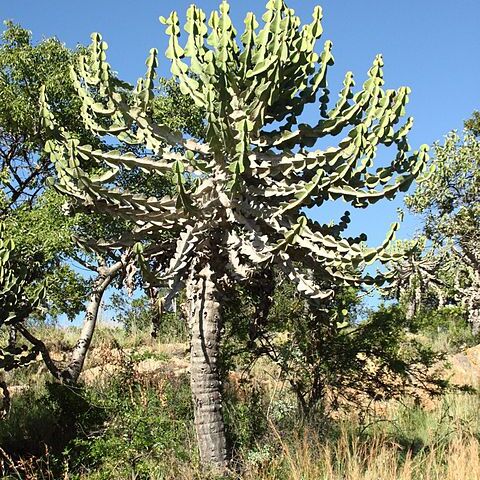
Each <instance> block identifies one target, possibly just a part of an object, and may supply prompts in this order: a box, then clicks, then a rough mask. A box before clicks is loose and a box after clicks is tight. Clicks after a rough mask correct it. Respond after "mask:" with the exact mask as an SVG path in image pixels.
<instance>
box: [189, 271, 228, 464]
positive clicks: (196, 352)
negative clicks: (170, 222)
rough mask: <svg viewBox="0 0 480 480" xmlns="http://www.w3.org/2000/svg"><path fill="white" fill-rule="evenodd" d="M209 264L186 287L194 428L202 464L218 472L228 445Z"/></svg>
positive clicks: (216, 307)
mask: <svg viewBox="0 0 480 480" xmlns="http://www.w3.org/2000/svg"><path fill="white" fill-rule="evenodd" d="M215 281H216V279H215V274H214V272H213V269H212V267H211V265H210V264H208V263H207V264H206V265H205V266H204V267H203V268H202V269H201V270H200V271H199V272H198V273H195V274H193V275H192V276H191V277H190V280H189V282H188V286H187V295H188V300H189V314H190V322H191V323H190V327H191V388H192V397H193V404H194V409H195V428H196V433H197V438H198V446H199V450H200V459H201V461H202V463H203V464H204V465H205V466H206V467H207V468H210V469H212V470H214V471H216V472H223V471H225V470H226V468H227V446H226V438H225V425H224V421H223V414H222V393H221V379H220V372H219V367H218V354H219V347H220V328H221V321H220V319H221V317H220V303H219V301H218V290H217V287H216V282H215Z"/></svg>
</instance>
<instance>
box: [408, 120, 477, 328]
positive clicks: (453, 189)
mask: <svg viewBox="0 0 480 480" xmlns="http://www.w3.org/2000/svg"><path fill="white" fill-rule="evenodd" d="M476 118H477V119H478V115H477V117H475V116H474V117H473V118H472V119H471V120H470V121H467V122H466V124H467V126H468V125H470V129H467V130H465V132H464V134H463V136H460V135H459V134H457V133H456V132H451V133H449V134H448V135H447V136H446V138H445V141H444V142H443V143H436V144H435V146H434V157H433V158H432V160H431V163H432V165H434V166H435V170H434V171H433V173H432V174H431V175H430V176H429V177H428V179H427V180H426V181H424V182H422V183H421V184H419V185H418V187H417V189H416V190H415V192H414V193H413V194H412V195H410V196H408V197H407V198H406V204H407V206H408V208H409V209H410V210H411V211H412V212H414V213H416V214H420V215H422V216H423V230H424V234H425V236H426V237H427V239H428V240H430V241H431V242H433V245H434V248H439V249H440V250H443V253H442V256H443V258H444V259H443V261H441V262H439V263H440V264H441V267H442V268H441V269H438V277H439V278H440V279H443V282H444V283H446V284H449V285H452V287H453V289H454V290H455V296H456V299H455V301H456V303H457V304H459V305H462V306H463V307H464V309H465V312H466V314H467V316H468V320H469V322H470V323H471V325H472V328H473V330H474V332H475V333H478V332H479V329H480V141H479V139H478V138H477V137H476V136H475V125H476V123H475V119H476ZM445 266H448V267H449V268H444V267H445ZM441 270H443V273H441Z"/></svg>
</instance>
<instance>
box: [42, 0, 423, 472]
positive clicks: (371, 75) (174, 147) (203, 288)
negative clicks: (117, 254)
mask: <svg viewBox="0 0 480 480" xmlns="http://www.w3.org/2000/svg"><path fill="white" fill-rule="evenodd" d="M262 18H263V22H264V23H263V26H262V27H261V28H260V26H259V24H258V23H257V20H256V18H255V16H254V15H253V14H252V13H249V14H247V16H246V18H245V30H244V33H243V34H242V35H241V36H240V37H239V38H238V37H237V32H236V30H235V28H234V27H233V25H232V22H231V20H230V17H229V5H228V3H227V2H225V1H224V2H222V3H221V5H220V9H219V12H216V11H215V12H213V13H212V14H211V16H210V19H209V21H208V23H207V20H206V15H205V13H204V12H203V11H202V10H201V9H199V8H198V7H196V6H194V5H192V6H191V7H190V8H189V9H188V11H187V22H186V25H185V30H186V32H187V42H186V46H185V47H182V46H180V43H179V37H180V25H179V20H178V16H177V14H176V13H175V12H173V13H172V14H171V15H170V16H169V17H168V18H161V21H162V23H164V24H166V26H167V34H168V35H169V37H170V39H169V46H168V50H167V52H166V56H167V57H168V58H169V59H170V61H171V71H172V74H173V76H174V78H176V80H177V81H178V83H179V85H180V87H181V90H182V92H183V93H184V94H185V95H188V96H189V97H190V98H191V101H192V104H193V103H194V104H195V105H197V106H198V107H201V108H202V109H204V111H205V115H206V135H205V139H204V140H202V141H196V140H195V139H194V138H185V137H184V136H182V135H181V134H179V133H178V132H175V131H172V130H171V129H169V128H167V127H166V126H165V125H162V124H158V123H155V122H154V121H153V118H152V115H151V111H150V109H149V99H151V97H152V95H153V93H152V89H153V86H154V81H155V77H156V73H155V70H156V67H157V51H156V50H155V49H153V50H151V52H150V56H149V57H148V60H147V73H146V75H145V77H144V78H141V79H140V80H139V81H138V84H137V86H136V87H135V88H132V90H131V92H132V95H128V96H127V95H126V93H125V90H126V85H125V84H124V83H123V82H120V81H119V80H117V79H116V77H115V76H114V75H113V74H112V71H111V69H110V66H109V64H108V63H107V62H106V49H107V45H106V44H105V43H104V42H103V41H102V39H101V37H100V35H98V34H94V35H93V36H92V38H93V43H92V45H91V47H90V51H89V54H88V55H87V56H84V57H83V58H82V59H81V60H80V62H79V63H78V64H77V65H76V66H73V67H72V76H73V78H74V83H75V85H76V87H77V90H78V94H79V96H80V98H81V99H82V101H83V107H82V117H83V120H84V122H85V125H86V126H87V127H88V128H89V129H91V130H92V131H93V132H95V133H96V134H97V135H99V136H110V137H113V138H117V139H118V140H119V141H122V142H127V143H131V144H133V145H142V146H144V148H145V150H144V151H145V155H135V154H128V153H126V154H123V153H121V152H119V151H102V150H96V149H94V148H92V147H91V146H89V145H83V144H82V143H81V142H80V141H79V140H78V139H77V138H76V137H75V136H74V135H72V134H71V133H70V132H68V131H67V130H66V129H65V128H63V127H62V125H59V124H58V123H57V122H56V119H55V118H54V117H53V115H52V114H51V113H50V111H49V108H48V101H47V99H45V98H44V101H43V102H42V116H43V119H44V122H45V125H46V126H48V127H50V128H51V137H50V139H49V140H48V141H47V142H46V145H45V149H46V150H47V151H48V152H50V154H51V159H52V161H53V162H54V163H55V165H56V167H57V170H58V179H59V180H58V182H57V184H56V187H57V188H58V189H59V190H61V191H62V192H64V193H66V194H68V195H71V196H72V197H73V198H74V199H76V200H77V201H78V202H79V203H81V204H83V205H89V206H91V207H92V208H93V209H96V210H99V211H102V212H104V213H109V214H111V215H114V216H118V217H123V218H126V219H128V220H130V221H132V222H133V223H134V224H135V225H136V229H135V230H134V231H132V232H131V234H130V235H129V236H128V238H127V237H126V238H124V239H123V240H122V241H123V242H124V244H125V243H128V242H138V243H137V247H136V251H137V254H138V258H139V259H140V260H141V250H142V248H147V245H149V244H154V245H156V248H157V252H158V253H157V254H156V259H157V266H158V269H157V271H155V272H151V273H155V276H156V278H159V279H162V281H166V280H168V281H169V286H170V293H169V294H168V295H167V298H166V301H167V302H168V301H169V300H170V299H171V298H173V296H174V295H175V293H176V292H178V291H179V289H180V288H181V287H182V286H184V285H185V286H186V292H187V301H188V312H189V320H190V325H191V387H192V395H193V401H194V405H195V425H196V430H197V436H198V443H199V449H200V456H201V459H202V461H203V462H204V463H205V464H206V465H208V466H209V467H211V468H213V469H215V470H218V471H222V470H224V469H225V468H226V467H227V461H228V455H227V445H226V438H225V431H224V422H223V416H222V396H221V379H220V375H219V368H218V358H219V349H220V339H221V331H222V328H221V327H222V292H224V291H225V288H226V286H227V285H229V284H231V283H234V282H248V280H249V278H250V277H251V275H252V273H253V272H254V271H256V270H258V269H263V268H265V267H266V266H271V265H273V264H274V265H276V266H277V267H278V268H280V269H281V270H282V271H284V272H285V273H286V275H287V276H288V277H289V278H290V279H291V280H292V281H293V282H295V284H296V285H297V287H298V290H299V291H300V292H302V293H303V294H304V295H305V296H306V297H307V298H308V299H309V300H310V301H311V302H312V304H313V305H315V304H316V303H319V302H321V301H322V299H325V298H327V297H329V296H330V295H331V294H332V290H331V289H330V288H326V289H325V288H323V287H320V286H319V284H317V283H316V280H315V279H321V284H322V285H325V283H330V284H331V285H338V284H346V285H348V284H354V285H359V284H362V283H369V284H373V283H376V282H382V280H383V276H382V275H381V274H378V275H376V276H370V275H363V273H362V272H363V270H364V267H365V266H366V265H368V264H371V263H373V262H375V261H376V260H379V261H380V262H384V263H385V262H389V261H391V260H392V258H393V257H394V256H395V254H392V253H390V252H391V251H390V249H389V248H388V246H389V244H390V242H391V240H392V239H393V237H394V232H395V230H396V229H397V228H398V225H397V224H394V225H393V226H392V229H391V231H390V232H389V233H388V235H387V239H386V241H385V242H384V244H383V245H381V246H380V247H379V248H367V247H366V246H365V244H364V241H365V240H366V237H365V235H362V236H360V237H358V238H350V237H345V236H343V233H344V231H345V229H346V227H347V225H348V222H349V215H348V213H347V214H346V215H345V216H343V217H342V219H341V221H340V222H339V223H338V224H331V223H328V224H320V223H318V222H315V221H313V220H311V219H310V218H309V217H308V215H307V212H306V209H307V208H310V207H314V206H317V207H322V205H324V203H325V202H326V201H327V200H335V199H339V198H342V199H343V200H345V201H346V202H348V203H351V204H352V205H353V206H354V207H361V208H363V207H367V206H368V205H370V204H372V203H375V202H377V201H378V200H380V199H384V198H388V199H391V198H393V197H394V196H395V195H396V193H397V192H399V191H405V190H407V189H408V187H409V185H410V184H411V183H412V181H413V180H414V179H415V177H417V176H418V175H420V174H421V172H422V170H423V168H424V164H425V162H426V160H427V154H426V150H427V147H425V146H423V147H421V149H420V150H419V151H418V152H413V153H412V154H409V153H408V151H409V145H408V142H407V139H406V135H407V133H408V131H409V130H410V128H411V126H412V119H411V118H409V119H407V120H406V122H405V123H404V124H402V125H401V126H398V128H396V125H397V123H398V121H399V118H400V117H402V116H403V115H404V111H405V105H406V103H407V101H408V93H409V90H408V88H405V87H402V88H400V89H398V90H384V89H383V83H384V81H383V71H382V66H383V61H382V57H381V56H377V57H376V58H375V60H374V62H373V65H372V67H371V68H370V70H369V71H368V76H367V79H366V81H365V82H364V83H363V86H362V88H360V89H359V90H358V91H357V92H356V93H354V80H353V75H352V73H351V72H348V73H347V74H346V76H345V80H344V87H343V89H342V91H341V92H340V95H339V98H338V100H337V101H336V103H334V104H333V105H331V106H330V102H329V90H328V88H327V80H326V78H327V71H328V68H329V67H330V66H331V65H332V64H333V56H332V53H331V48H332V44H331V42H329V41H327V42H326V43H325V46H324V49H323V51H322V53H321V54H320V55H319V54H317V53H316V52H315V51H314V49H315V43H316V40H317V39H318V38H320V36H321V34H322V27H321V18H322V11H321V8H320V7H316V8H315V9H314V12H313V21H312V23H310V24H307V25H305V26H303V27H300V20H299V18H298V17H297V16H295V14H294V11H293V10H292V9H289V8H287V6H286V5H285V3H284V2H283V0H271V1H269V2H268V4H267V7H266V13H265V14H264V16H263V17H262ZM316 101H318V102H319V106H320V119H319V120H318V122H317V123H316V124H314V125H308V124H305V123H299V118H300V117H301V115H302V113H303V111H304V108H305V106H306V105H307V104H309V103H313V102H316ZM269 126H270V128H268V127H269ZM340 133H342V134H343V135H342V137H340V138H341V139H340V140H339V141H338V140H337V141H335V140H334V137H335V136H336V135H339V134H340ZM330 137H331V139H332V141H334V142H335V143H333V144H332V146H330V147H328V148H327V149H319V148H316V144H317V140H319V139H324V142H325V141H326V139H328V138H330ZM379 145H386V146H392V148H393V150H394V158H393V160H392V162H391V164H390V165H389V166H387V167H382V168H377V169H376V170H373V171H372V167H373V160H374V157H375V155H376V152H377V148H378V146H379ZM84 162H86V163H88V164H91V162H96V163H97V165H98V171H97V174H96V175H92V174H91V173H87V172H86V170H85V169H83V168H82V165H83V164H84ZM129 168H141V169H143V170H145V171H148V172H150V173H151V174H152V175H173V178H174V180H175V183H176V193H175V195H174V196H165V197H162V198H154V197H149V198H147V197H145V196H142V195H140V194H137V193H136V192H129V191H127V190H125V189H122V188H120V187H119V186H118V184H116V178H117V176H118V175H119V174H121V172H122V171H123V170H124V169H129ZM165 232H169V233H170V235H165ZM144 266H145V264H144ZM149 281H150V282H154V281H155V280H154V277H153V276H152V275H150V276H149Z"/></svg>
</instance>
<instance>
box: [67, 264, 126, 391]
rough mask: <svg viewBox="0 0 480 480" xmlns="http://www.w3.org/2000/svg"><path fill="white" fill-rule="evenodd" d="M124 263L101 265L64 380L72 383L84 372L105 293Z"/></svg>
mask: <svg viewBox="0 0 480 480" xmlns="http://www.w3.org/2000/svg"><path fill="white" fill-rule="evenodd" d="M122 265H123V264H122V262H117V263H115V264H114V265H112V266H111V267H104V266H101V267H99V269H98V275H97V278H96V279H95V281H94V282H93V289H92V293H91V294H90V299H89V302H88V306H87V311H86V312H85V319H84V321H83V326H82V331H81V333H80V337H79V339H78V341H77V343H76V344H75V347H74V348H73V351H72V355H71V357H70V362H69V364H68V365H67V367H66V368H64V369H63V370H62V372H61V378H62V380H63V381H66V382H68V383H72V384H74V383H77V381H78V377H79V376H80V374H81V373H82V369H83V365H84V363H85V359H86V357H87V352H88V349H89V347H90V344H91V342H92V338H93V333H94V332H95V327H96V324H97V319H98V312H99V309H100V304H101V302H102V297H103V294H104V292H105V290H106V288H107V287H108V286H109V285H110V283H111V282H112V280H113V279H114V277H115V275H116V274H117V273H118V271H119V270H120V269H121V268H122Z"/></svg>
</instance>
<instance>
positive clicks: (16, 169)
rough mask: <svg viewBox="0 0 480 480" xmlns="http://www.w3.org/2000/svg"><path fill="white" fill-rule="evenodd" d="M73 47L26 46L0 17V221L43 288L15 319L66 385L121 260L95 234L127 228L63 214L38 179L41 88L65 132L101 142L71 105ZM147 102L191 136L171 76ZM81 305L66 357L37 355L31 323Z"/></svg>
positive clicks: (190, 119) (162, 187)
mask: <svg viewBox="0 0 480 480" xmlns="http://www.w3.org/2000/svg"><path fill="white" fill-rule="evenodd" d="M82 50H83V49H82V48H81V47H79V48H78V49H77V50H75V51H71V50H69V49H68V48H66V47H65V46H64V45H63V44H62V43H61V42H60V41H58V40H56V39H45V40H43V41H42V42H40V43H38V44H36V45H34V44H32V40H31V34H30V32H28V31H27V30H25V29H23V28H21V27H20V26H18V25H15V24H13V23H11V22H7V24H6V29H5V31H4V32H3V34H2V39H1V43H0V97H1V99H2V102H1V104H0V187H1V188H0V218H1V219H2V220H3V221H4V226H5V228H6V229H7V230H8V235H9V236H10V237H11V238H12V239H13V241H14V242H15V244H16V252H17V255H16V256H15V258H16V261H17V262H18V263H19V264H18V265H17V267H16V268H19V269H28V270H29V282H30V283H32V284H33V285H35V284H41V285H44V284H45V285H46V295H45V297H44V298H43V299H42V305H41V306H40V308H38V309H36V310H35V312H32V315H30V318H29V325H27V323H28V322H27V323H25V322H24V323H23V327H22V332H23V335H24V336H25V335H26V336H27V337H28V341H29V342H32V343H33V344H34V345H36V348H37V349H41V350H42V352H44V353H43V354H44V359H46V360H48V361H47V366H48V367H49V369H50V371H51V373H52V374H53V375H54V376H55V377H56V378H58V379H60V380H62V381H69V382H76V381H77V379H78V376H79V375H80V372H81V370H82V367H83V364H84V361H85V357H86V353H87V350H88V347H89V345H90V342H91V339H92V336H93V332H94V329H95V325H96V320H97V315H98V311H99V306H100V303H101V301H102V297H103V294H104V292H105V290H106V288H108V286H109V285H112V284H115V285H116V286H117V287H121V283H122V278H124V277H125V275H126V273H127V270H128V262H129V259H130V258H131V255H130V256H129V254H128V252H126V253H123V254H122V252H118V248H114V247H115V246H114V247H112V248H110V249H108V251H107V252H105V251H102V252H99V251H98V249H97V248H96V244H97V241H100V242H101V239H102V238H107V237H114V236H116V237H120V236H121V235H122V234H128V231H129V228H130V227H129V224H128V222H127V221H123V222H119V221H118V220H116V221H112V219H111V218H109V217H107V216H105V215H100V214H97V215H90V214H87V215H86V214H85V212H72V211H71V209H70V206H69V205H68V202H67V199H66V198H65V197H64V196H62V195H61V194H59V193H58V192H56V191H54V190H52V189H49V188H45V185H44V181H45V178H46V177H47V176H49V175H52V174H54V173H55V170H54V167H53V165H52V163H51V162H50V160H49V158H48V155H45V153H44V152H43V151H42V148H41V141H40V139H41V137H42V133H41V132H42V126H41V124H40V121H39V119H38V115H37V113H36V112H37V111H38V104H39V94H40V86H41V85H44V87H45V89H46V91H47V93H48V95H49V98H50V99H51V103H52V108H53V110H54V111H55V115H56V116H57V117H58V118H59V119H61V121H62V123H63V124H64V125H66V126H67V128H68V129H69V130H70V131H72V132H75V134H76V135H77V136H78V138H80V139H83V140H82V141H84V142H87V141H88V142H89V143H91V144H94V145H100V142H101V140H99V139H97V138H96V137H95V136H94V135H92V133H91V132H89V131H88V130H87V129H85V127H84V125H83V122H82V121H81V120H80V118H79V111H80V107H81V101H80V100H79V99H78V97H77V96H76V94H75V89H74V86H73V83H72V81H71V79H70V77H69V73H68V72H69V65H70V64H71V63H72V61H74V59H75V58H76V57H77V56H78V54H79V52H81V51H82ZM152 105H153V106H152V108H153V111H154V116H155V118H158V119H166V121H167V122H171V123H172V124H173V125H174V126H175V128H181V129H184V130H185V131H187V132H188V133H190V132H191V133H197V134H200V133H201V130H202V128H203V122H202V118H203V117H202V113H201V111H200V110H199V109H197V108H191V107H190V108H188V105H187V102H186V101H185V98H184V96H182V95H181V93H180V92H179V89H178V87H176V85H175V84H174V83H172V82H171V81H170V82H167V81H162V83H161V85H160V86H159V88H158V91H156V92H155V97H154V98H153V99H152ZM123 147H125V146H123ZM125 148H126V147H125ZM90 167H94V165H91V166H90ZM122 184H123V185H124V186H126V187H127V188H128V186H129V185H135V187H134V188H136V189H137V190H139V191H141V192H142V193H144V194H147V195H152V194H157V195H159V194H160V195H161V194H164V193H165V192H166V191H167V190H168V189H171V181H170V179H165V178H159V177H157V178H152V177H151V175H146V174H144V173H143V172H142V171H140V169H132V170H131V171H130V172H127V173H125V174H124V175H123V176H122ZM67 213H69V214H67ZM130 253H131V252H130ZM74 264H77V265H79V266H80V267H81V268H82V269H84V270H85V269H86V270H87V271H90V272H91V279H86V278H85V276H82V275H80V274H78V273H77V271H76V270H75V269H74V268H73V265H74ZM33 290H34V289H32V291H33ZM28 291H29V289H27V290H26V293H28ZM82 311H83V312H84V319H83V326H82V331H81V333H80V336H79V339H78V342H77V344H76V345H75V347H74V349H73V351H72V352H71V357H70V360H69V361H68V362H67V364H66V365H56V364H55V362H53V361H51V359H47V356H48V351H47V350H46V347H45V345H44V343H43V341H42V339H41V338H36V337H35V335H34V334H33V330H32V329H31V328H30V326H31V325H32V324H33V322H32V320H33V319H36V320H37V321H45V320H47V319H48V320H55V319H56V318H58V316H60V315H62V314H65V315H66V316H67V317H68V318H69V319H73V318H74V317H75V316H76V315H77V314H78V313H79V312H82ZM5 328H7V327H6V326H5Z"/></svg>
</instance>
